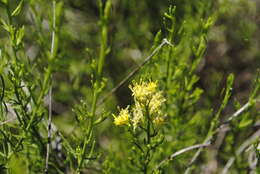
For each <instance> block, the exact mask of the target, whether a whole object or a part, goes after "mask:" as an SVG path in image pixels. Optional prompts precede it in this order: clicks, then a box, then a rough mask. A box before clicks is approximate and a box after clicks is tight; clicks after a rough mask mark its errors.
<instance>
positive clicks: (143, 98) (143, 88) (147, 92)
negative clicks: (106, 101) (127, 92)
mask: <svg viewBox="0 0 260 174" xmlns="http://www.w3.org/2000/svg"><path fill="white" fill-rule="evenodd" d="M129 88H130V89H131V91H132V92H133V94H132V95H133V96H134V98H135V99H136V100H137V101H140V102H141V103H144V102H147V101H148V100H150V99H151V97H152V95H153V94H154V93H155V92H156V88H157V83H156V82H148V83H146V82H141V83H140V84H137V83H136V84H134V86H129Z"/></svg>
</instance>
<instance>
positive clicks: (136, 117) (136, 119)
mask: <svg viewBox="0 0 260 174" xmlns="http://www.w3.org/2000/svg"><path fill="white" fill-rule="evenodd" d="M142 120H143V111H142V107H141V105H140V104H139V103H138V102H137V103H135V106H134V108H133V119H132V122H133V127H134V129H136V128H137V125H138V124H139V123H140V122H141V121H142Z"/></svg>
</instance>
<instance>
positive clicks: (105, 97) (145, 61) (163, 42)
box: [98, 38, 173, 105]
mask: <svg viewBox="0 0 260 174" xmlns="http://www.w3.org/2000/svg"><path fill="white" fill-rule="evenodd" d="M165 44H167V45H170V46H173V45H172V44H171V43H170V42H169V41H168V40H167V39H166V38H164V39H163V41H162V43H161V44H160V45H159V46H158V47H156V48H155V49H154V50H153V52H152V53H151V54H150V55H149V56H148V57H146V58H145V60H144V62H143V63H142V64H141V65H140V66H138V67H136V68H135V69H134V70H133V71H131V72H130V73H129V74H128V75H127V76H126V77H125V78H124V79H123V80H122V81H121V82H119V83H118V84H117V85H116V86H115V87H114V88H113V89H112V90H111V91H110V92H109V93H108V94H106V95H105V96H104V97H103V98H102V99H101V100H100V101H99V102H98V104H99V105H100V104H102V103H104V102H105V100H107V98H108V97H109V96H110V95H112V94H113V93H114V92H116V91H117V90H118V89H119V88H120V87H122V86H123V85H124V84H125V83H126V82H127V81H128V80H129V79H130V78H131V77H133V76H134V75H135V74H136V73H137V72H138V71H139V70H140V69H141V68H142V67H143V66H144V65H145V64H147V63H148V62H149V61H150V59H151V58H152V57H153V56H154V55H155V54H156V53H157V52H158V51H159V50H160V49H161V48H162V47H163V46H164V45H165Z"/></svg>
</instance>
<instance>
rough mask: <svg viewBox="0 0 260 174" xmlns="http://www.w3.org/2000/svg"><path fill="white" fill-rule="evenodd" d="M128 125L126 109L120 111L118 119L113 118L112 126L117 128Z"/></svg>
mask: <svg viewBox="0 0 260 174" xmlns="http://www.w3.org/2000/svg"><path fill="white" fill-rule="evenodd" d="M128 123H129V111H128V108H125V109H121V111H120V113H119V115H118V117H115V118H114V124H115V125H117V126H120V125H124V124H128Z"/></svg>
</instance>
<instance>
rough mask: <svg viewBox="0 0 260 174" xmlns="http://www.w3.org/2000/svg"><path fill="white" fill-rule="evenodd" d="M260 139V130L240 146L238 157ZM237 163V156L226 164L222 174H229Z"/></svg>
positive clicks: (237, 151)
mask: <svg viewBox="0 0 260 174" xmlns="http://www.w3.org/2000/svg"><path fill="white" fill-rule="evenodd" d="M259 137H260V129H258V130H257V131H256V132H255V133H254V134H253V135H252V136H251V137H250V138H248V139H247V140H246V141H245V142H244V143H243V144H242V145H241V146H239V148H238V150H236V152H235V154H236V156H239V155H240V154H241V153H242V152H243V151H244V150H245V149H246V148H247V147H248V146H250V145H251V144H253V143H254V142H255V140H256V139H258V138H259ZM234 161H235V156H233V157H231V158H230V159H229V160H228V162H227V163H226V165H225V167H224V169H223V170H222V173H221V174H227V173H228V170H229V169H230V167H231V166H232V164H233V163H234Z"/></svg>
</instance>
